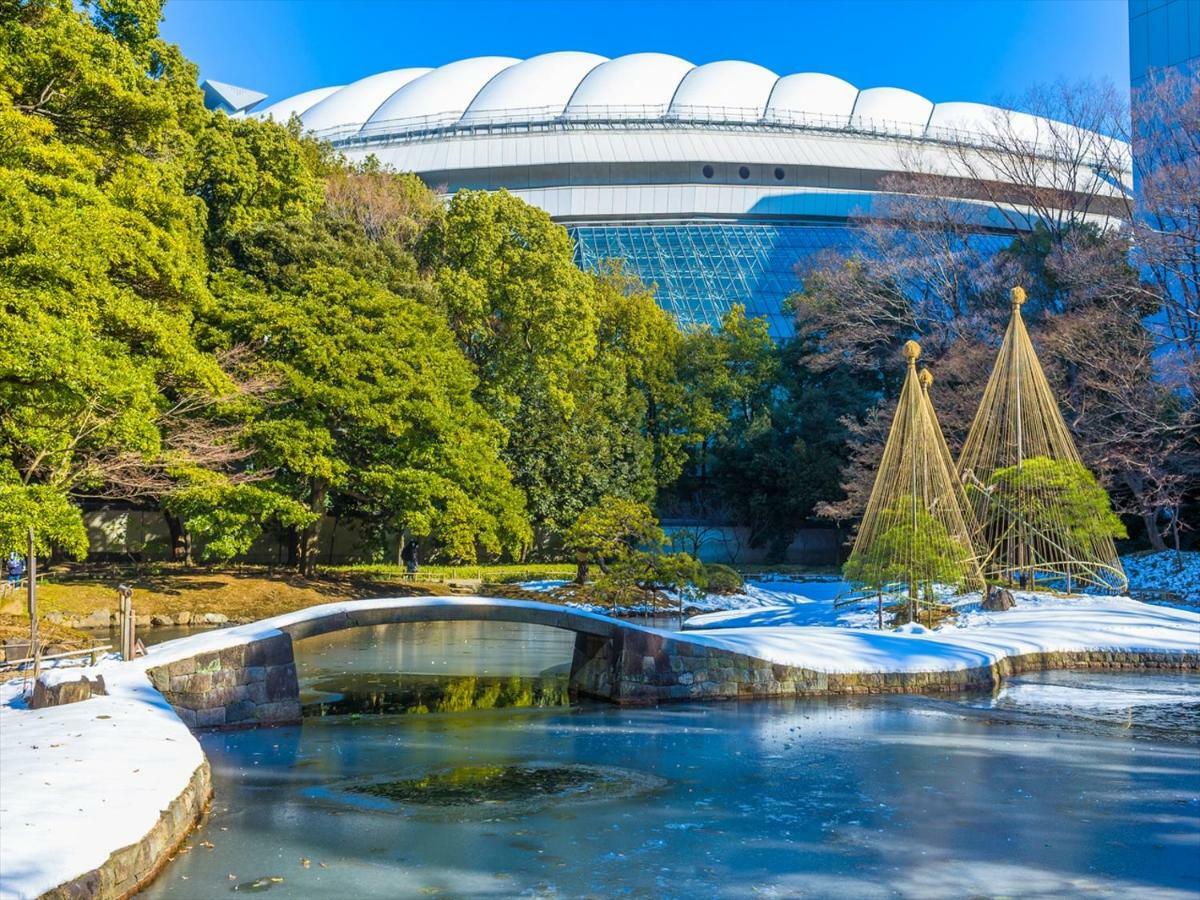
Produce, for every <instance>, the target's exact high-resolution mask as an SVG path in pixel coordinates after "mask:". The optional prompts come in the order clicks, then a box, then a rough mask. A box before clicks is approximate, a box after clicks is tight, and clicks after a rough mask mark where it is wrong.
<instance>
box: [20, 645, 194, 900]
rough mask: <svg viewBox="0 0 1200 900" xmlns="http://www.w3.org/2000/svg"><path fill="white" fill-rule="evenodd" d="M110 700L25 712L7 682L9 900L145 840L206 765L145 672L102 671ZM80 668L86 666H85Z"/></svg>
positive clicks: (87, 868)
mask: <svg viewBox="0 0 1200 900" xmlns="http://www.w3.org/2000/svg"><path fill="white" fill-rule="evenodd" d="M98 668H99V669H101V670H102V671H103V674H104V680H105V686H106V688H107V690H108V692H109V693H108V695H107V696H99V697H93V698H91V699H90V700H87V701H84V702H82V703H73V704H70V705H67V706H55V707H50V708H48V709H39V710H31V709H27V708H25V704H24V701H23V700H22V699H21V697H20V690H21V683H20V682H8V683H7V684H4V685H0V833H2V834H3V837H2V838H0V897H2V898H5V900H8V898H32V897H37V896H38V895H40V894H42V893H44V892H46V891H49V890H52V889H53V888H55V887H57V886H58V885H60V884H63V883H65V882H68V881H70V880H72V879H74V878H76V877H78V876H80V875H83V874H84V873H86V872H90V871H92V870H94V869H97V868H99V867H100V866H102V865H103V864H104V863H105V861H106V860H107V859H108V858H109V856H110V855H111V854H112V853H113V852H114V851H116V850H119V849H121V848H123V847H128V846H130V845H132V844H136V843H137V842H139V841H141V840H142V839H143V838H144V837H145V836H146V835H147V834H148V833H149V832H150V831H151V830H152V829H153V828H154V827H155V825H156V824H157V823H158V821H159V817H160V815H161V814H162V812H163V811H164V810H166V809H167V808H168V807H169V806H170V805H171V804H172V802H173V801H174V800H175V799H176V798H177V797H178V796H179V795H180V792H181V791H183V790H184V789H185V788H186V787H187V785H188V783H189V780H190V779H191V777H192V775H193V773H195V771H196V769H197V768H199V767H200V765H201V764H202V763H203V762H204V754H203V752H202V751H201V749H200V744H199V743H198V742H197V741H196V738H195V737H194V736H193V735H192V733H191V732H190V731H188V729H187V727H186V726H185V725H184V724H183V723H182V722H181V721H180V720H179V717H178V716H177V715H175V712H174V710H172V709H171V707H170V705H168V704H167V702H166V701H165V700H164V699H163V697H162V695H161V694H159V693H158V692H157V691H156V690H154V689H153V688H152V687H151V686H150V684H149V682H148V681H147V680H146V676H145V674H144V670H143V669H142V667H140V666H137V665H133V666H128V667H126V666H123V665H121V664H119V663H118V664H115V665H113V664H110V665H103V664H102V665H101V666H100V667H98ZM76 671H79V670H76Z"/></svg>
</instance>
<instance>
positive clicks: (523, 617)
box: [275, 597, 650, 641]
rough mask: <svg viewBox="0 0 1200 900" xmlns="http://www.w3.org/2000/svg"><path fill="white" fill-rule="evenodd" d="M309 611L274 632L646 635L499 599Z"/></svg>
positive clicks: (373, 603)
mask: <svg viewBox="0 0 1200 900" xmlns="http://www.w3.org/2000/svg"><path fill="white" fill-rule="evenodd" d="M323 609H325V607H313V608H311V609H308V610H304V611H302V613H301V614H295V615H296V617H297V620H296V621H286V620H288V619H291V618H293V616H281V617H279V619H278V620H275V621H276V622H277V624H276V625H275V627H276V628H278V629H279V630H280V631H282V632H284V633H286V634H288V635H290V636H291V638H292V640H297V641H298V640H303V639H304V638H308V637H315V636H317V635H320V634H328V633H329V632H332V631H342V630H343V629H346V628H360V627H364V626H371V625H397V624H408V623H414V622H511V623H515V624H520V625H544V626H546V627H549V628H559V629H562V630H564V631H573V632H575V633H576V634H580V635H589V636H591V637H597V638H603V639H605V640H610V639H612V638H613V637H614V636H615V635H617V634H618V633H621V632H624V631H634V630H635V631H649V630H650V629H645V628H639V627H638V626H633V625H629V624H627V623H625V622H621V621H620V620H618V619H613V618H610V617H608V616H601V615H597V614H595V613H589V612H585V611H583V610H579V609H571V608H570V607H566V606H557V605H554V604H550V603H537V602H535V601H531V600H505V599H500V598H488V597H461V598H460V597H405V598H403V599H400V600H356V601H353V602H352V603H338V604H329V611H328V612H325V613H322V610H323Z"/></svg>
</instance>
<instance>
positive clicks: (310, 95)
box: [249, 84, 342, 124]
mask: <svg viewBox="0 0 1200 900" xmlns="http://www.w3.org/2000/svg"><path fill="white" fill-rule="evenodd" d="M341 89H342V85H340V84H339V85H334V86H333V87H323V88H315V89H313V90H311V91H305V92H304V93H303V94H296V95H294V96H291V97H284V98H283V99H282V100H276V101H275V102H274V103H272V104H270V105H268V106H264V107H263V108H262V109H256V110H255V111H254V112H252V113H249V115H251V116H253V117H254V118H256V119H274V120H275V121H276V122H281V123H284V124H286V123H287V121H288V119H290V118H291V117H292V116H293V115H297V116H303V115H304V114H305V113H306V112H308V110H310V109H312V108H313V107H314V106H316V105H317V104H318V103H320V102H321V101H322V100H324V99H325V98H326V97H328V96H330V95H331V94H334V93H336V92H337V91H340V90H341Z"/></svg>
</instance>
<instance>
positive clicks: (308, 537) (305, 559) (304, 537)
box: [300, 478, 329, 578]
mask: <svg viewBox="0 0 1200 900" xmlns="http://www.w3.org/2000/svg"><path fill="white" fill-rule="evenodd" d="M328 494H329V484H328V482H326V481H325V479H323V478H314V479H313V483H312V495H311V497H310V498H309V509H311V510H312V511H313V512H314V513H316V516H317V519H316V521H315V522H313V523H312V524H311V525H306V526H305V528H304V532H303V534H301V536H300V574H302V575H303V576H304V577H305V578H312V576H313V575H315V574H316V572H317V553H318V552H320V548H319V547H318V546H317V538H318V537H319V536H320V534H321V520H322V518H323V517H324V515H325V498H326V496H327V495H328Z"/></svg>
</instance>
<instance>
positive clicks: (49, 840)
mask: <svg viewBox="0 0 1200 900" xmlns="http://www.w3.org/2000/svg"><path fill="white" fill-rule="evenodd" d="M828 584H831V585H832V584H834V583H832V582H830V583H828ZM782 587H783V585H782V584H781V583H779V582H773V583H770V586H767V585H766V584H754V583H752V584H750V585H749V586H748V587H747V589H746V591H745V592H744V595H743V596H744V597H745V598H746V601H747V602H749V601H751V600H753V601H754V603H755V604H757V605H755V606H752V607H751V608H749V609H744V610H742V611H740V612H731V613H720V614H715V615H708V616H700V617H696V618H694V619H692V620H689V625H693V626H694V625H696V624H701V625H706V626H709V627H706V628H704V629H702V630H695V631H692V630H689V631H687V632H685V633H684V634H683V635H681V637H683V638H684V639H686V640H690V641H694V642H697V643H703V644H706V645H708V646H711V647H720V648H722V649H726V650H731V651H734V652H737V653H744V654H749V655H752V656H758V657H762V658H765V659H769V660H771V661H773V662H778V663H783V664H787V665H793V666H800V667H804V668H809V669H814V670H818V671H825V672H897V671H900V672H916V671H945V670H952V669H961V668H969V667H974V666H980V665H986V664H988V663H991V662H994V661H995V660H998V659H1000V658H1002V657H1003V656H1005V655H1010V654H1021V653H1030V652H1035V651H1046V650H1051V651H1061V650H1109V649H1111V650H1127V651H1164V650H1165V651H1191V652H1197V653H1200V613H1196V612H1192V611H1188V610H1182V609H1173V608H1169V607H1163V606H1150V605H1147V604H1144V603H1139V602H1136V601H1133V600H1129V599H1128V598H1122V597H1083V598H1079V597H1075V598H1069V599H1067V598H1056V597H1050V596H1048V595H1034V594H1025V593H1017V594H1016V597H1017V603H1018V605H1017V606H1016V607H1015V608H1014V609H1011V610H1009V611H1007V612H1003V613H988V612H983V611H982V610H980V609H979V608H978V602H977V598H976V602H975V603H974V604H973V605H972V604H970V603H968V604H966V605H964V606H963V608H962V609H961V612H960V615H959V616H958V618H957V621H956V622H955V623H954V624H953V625H950V626H943V627H940V628H936V629H934V630H932V631H930V630H928V629H925V628H922V627H908V628H905V629H902V630H899V631H883V632H880V631H873V630H869V629H867V628H863V627H861V625H862V623H861V622H860V621H858V620H856V619H854V618H853V616H854V615H861V614H862V611H861V610H860V611H859V612H858V613H850V612H843V611H840V610H835V609H834V607H833V596H834V593H835V589H834V588H833V587H829V588H828V590H827V591H826V593H827V594H828V596H826V597H825V598H823V599H817V598H814V597H810V596H806V595H805V594H802V593H799V592H800V591H807V592H809V593H816V592H817V591H818V590H821V588H819V587H814V586H813V585H812V584H809V583H805V584H800V585H793V586H789V590H786V591H785V590H782ZM781 597H783V598H785V599H786V600H787V602H786V603H776V605H764V604H767V603H773V602H776V601H778V600H779V599H780V598H781ZM480 603H486V604H488V605H496V604H500V605H509V606H514V607H535V608H542V607H543V606H544V605H543V604H540V603H535V602H533V601H526V600H491V599H487V598H479V597H453V598H451V597H417V598H397V599H384V600H355V601H346V602H341V603H329V604H324V605H322V606H316V607H311V608H309V609H305V610H300V611H298V612H293V613H287V614H285V615H281V616H276V617H274V618H272V619H265V620H263V621H261V622H255V623H251V624H249V625H242V626H237V627H234V628H225V629H220V630H217V631H209V632H204V633H202V634H198V635H193V636H190V637H185V638H180V639H178V640H174V641H169V642H166V643H163V644H158V645H156V646H154V647H151V648H150V651H149V654H148V655H147V656H146V657H145V658H143V659H141V660H139V661H137V662H134V663H122V662H119V661H117V660H107V661H104V662H102V663H100V664H99V665H98V666H96V667H93V668H91V669H89V670H86V671H87V672H88V674H89V675H93V676H94V675H96V674H100V675H103V677H104V681H105V684H106V687H107V689H108V692H109V695H108V696H101V697H93V698H92V699H90V700H86V701H84V702H82V703H76V704H70V705H67V706H58V707H52V708H50V709H44V710H30V709H27V708H26V707H25V704H24V701H23V700H22V699H21V698H20V694H19V682H18V683H11V682H10V683H9V684H7V685H3V686H0V773H2V774H0V833H2V834H3V836H4V837H3V840H0V898H24V897H36V896H37V895H38V894H40V893H42V892H44V891H46V890H49V889H51V888H53V887H55V886H56V885H59V884H62V883H63V882H65V881H69V880H70V879H72V878H75V877H76V876H78V875H80V874H82V873H84V872H87V871H90V870H91V869H94V868H95V867H97V866H99V865H100V864H102V863H103V862H104V860H105V859H106V858H107V857H108V855H109V854H110V853H112V852H113V851H114V850H117V849H119V848H121V847H124V846H127V845H129V844H132V843H133V842H135V841H137V840H139V839H140V838H142V837H143V836H144V835H145V834H146V833H147V832H148V831H149V830H150V829H151V828H152V827H153V826H154V823H155V822H156V821H157V820H158V816H159V813H160V811H161V810H163V809H165V808H166V807H167V806H168V805H169V803H170V802H171V800H173V799H174V798H175V797H176V796H177V795H178V794H179V793H180V792H181V791H182V790H183V788H184V787H185V786H186V784H187V781H188V779H189V778H190V777H191V775H192V773H193V772H194V771H195V769H196V767H197V766H199V765H200V761H201V759H202V753H201V750H200V746H199V744H198V743H197V741H196V739H195V738H194V737H193V736H192V735H191V733H190V732H189V731H188V729H187V728H186V727H185V726H184V725H183V723H182V722H181V721H180V720H179V719H178V717H177V716H176V715H175V714H174V712H173V711H172V710H171V708H170V706H169V705H168V704H167V703H166V701H165V700H164V699H163V697H162V695H161V694H159V693H158V692H157V691H156V690H154V688H153V687H151V685H150V683H149V680H148V679H147V678H146V676H145V670H146V669H147V668H149V667H151V666H159V665H163V664H164V663H168V662H171V661H172V660H175V659H181V658H185V657H188V656H192V655H195V654H197V653H204V652H210V651H213V650H218V649H221V648H222V647H227V646H234V645H237V644H243V643H246V642H248V641H252V640H255V639H258V638H263V637H269V636H271V635H274V634H278V633H279V630H278V629H279V628H280V627H282V626H284V625H288V624H293V623H297V622H302V621H305V620H306V619H310V618H315V617H319V616H325V615H329V614H331V613H336V612H353V611H355V610H364V609H377V608H383V607H402V606H429V605H434V606H438V605H447V606H464V605H472V604H480ZM575 612H576V613H577V614H578V615H582V616H585V617H589V618H600V619H602V618H606V617H604V616H600V615H597V614H595V613H592V612H588V611H584V610H576V611H575ZM868 614H870V613H869V611H868ZM739 616H740V617H741V618H738V617H739ZM623 624H624V625H625V626H626V627H627V628H639V627H640V626H638V625H636V624H633V623H623ZM714 626H719V627H714ZM846 626H850V627H846ZM647 630H651V631H653V630H655V629H647ZM82 671H84V670H83V669H80V668H76V669H74V670H73V672H74V674H78V673H80V672H82ZM54 677H58V678H62V677H69V676H66V675H65V674H59V673H56V674H55V676H54Z"/></svg>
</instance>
